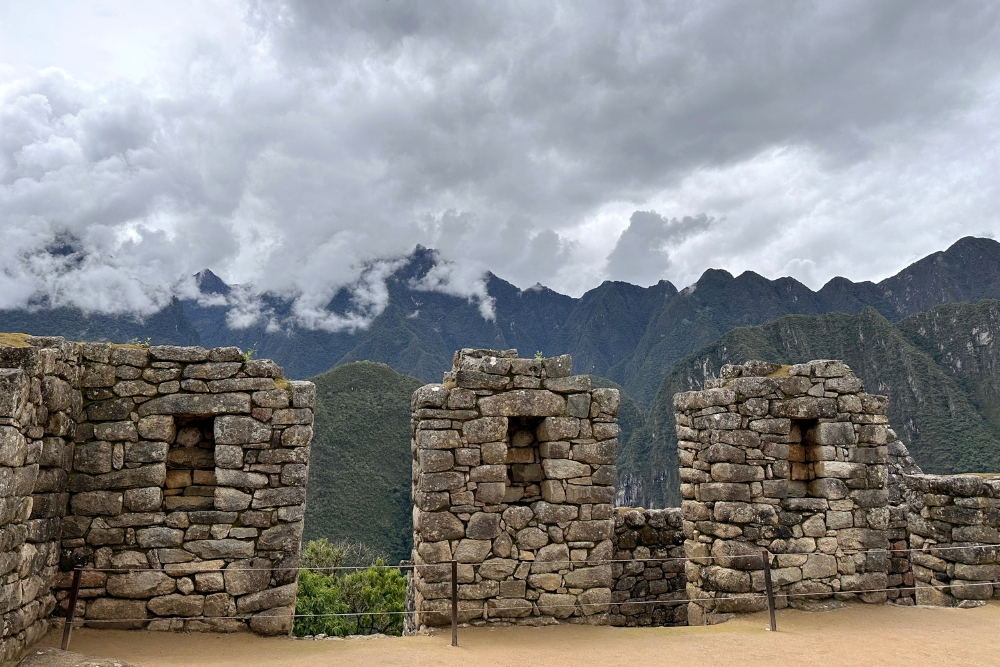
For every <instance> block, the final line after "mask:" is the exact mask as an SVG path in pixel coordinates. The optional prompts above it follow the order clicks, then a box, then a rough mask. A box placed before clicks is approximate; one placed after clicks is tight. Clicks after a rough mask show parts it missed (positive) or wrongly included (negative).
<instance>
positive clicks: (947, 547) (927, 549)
mask: <svg viewBox="0 0 1000 667" xmlns="http://www.w3.org/2000/svg"><path fill="white" fill-rule="evenodd" d="M747 544H750V543H749V542H748V543H747ZM968 549H1000V545H995V544H968V545H954V544H944V545H941V546H938V545H936V544H925V545H924V546H923V547H918V548H907V549H892V548H885V549H883V548H878V549H841V550H838V551H837V552H834V553H832V554H827V555H843V556H855V555H858V554H870V553H887V554H902V553H931V552H932V551H960V550H968ZM820 553H822V552H820ZM774 555H779V556H781V555H793V556H805V555H808V553H800V552H795V553H789V554H774ZM740 558H759V556H757V555H755V554H746V555H743V554H737V555H732V556H712V555H705V556H690V557H688V556H674V557H669V558H605V559H600V560H593V559H582V560H533V561H529V560H522V561H521V562H522V563H544V564H545V565H574V566H575V565H588V566H591V567H593V566H596V565H609V564H614V563H636V562H640V563H668V562H679V561H693V562H698V561H704V560H735V559H740ZM197 562H208V561H197ZM450 562H451V561H444V562H441V563H420V564H409V565H337V566H328V567H241V568H236V569H238V570H239V571H240V572H293V571H309V572H339V571H358V570H369V569H384V570H416V569H417V568H446V567H448V566H449V563H450ZM468 564H469V565H481V563H468ZM171 565H178V566H184V565H187V563H167V564H166V565H165V566H164V567H162V568H152V567H150V568H131V567H112V568H96V567H89V566H84V567H83V570H84V571H85V572H106V573H114V574H122V573H130V572H162V571H164V570H165V569H167V568H169V567H170V566H171ZM216 571H220V570H204V571H203V572H216ZM191 574H199V572H191Z"/></svg>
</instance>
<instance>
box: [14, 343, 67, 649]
mask: <svg viewBox="0 0 1000 667" xmlns="http://www.w3.org/2000/svg"><path fill="white" fill-rule="evenodd" d="M8 343H14V345H10V344H8ZM74 352H75V350H74V349H73V348H72V346H69V345H65V344H62V343H61V341H57V340H51V339H44V338H29V337H26V336H20V337H14V338H10V339H8V338H7V337H4V338H0V613H2V620H3V638H2V640H0V663H2V664H4V665H7V664H13V663H14V662H16V661H17V660H18V659H19V658H20V657H21V656H22V655H23V654H24V652H25V650H26V649H27V648H28V647H30V646H31V645H32V644H34V643H35V642H36V641H38V640H39V639H41V637H42V636H44V634H45V633H46V632H47V631H48V629H49V622H48V619H49V615H50V614H51V613H52V611H53V609H54V608H55V606H56V599H55V596H54V595H53V592H52V585H53V583H54V581H55V579H56V577H57V576H58V572H59V521H60V517H61V516H62V515H63V514H64V513H65V509H66V500H67V494H66V493H65V490H66V489H65V483H66V470H67V469H68V467H69V464H70V458H69V453H70V452H71V450H72V444H71V442H70V440H69V436H71V435H72V433H73V429H74V424H75V422H74V416H75V415H77V414H79V411H80V409H81V406H82V400H81V397H80V394H79V392H78V391H73V389H72V387H73V384H74V383H75V381H76V377H77V369H76V367H75V366H74V365H73V363H74V361H75V357H74Z"/></svg>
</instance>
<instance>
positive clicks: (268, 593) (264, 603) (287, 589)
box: [236, 584, 296, 614]
mask: <svg viewBox="0 0 1000 667" xmlns="http://www.w3.org/2000/svg"><path fill="white" fill-rule="evenodd" d="M295 591H296V585H295V584H287V585H285V586H278V587H276V588H268V589H265V590H263V591H259V592H257V593H249V594H247V595H244V596H242V597H240V598H237V600H236V611H237V612H238V613H240V614H246V613H250V612H255V611H261V610H263V609H273V608H275V607H284V606H287V605H293V604H295Z"/></svg>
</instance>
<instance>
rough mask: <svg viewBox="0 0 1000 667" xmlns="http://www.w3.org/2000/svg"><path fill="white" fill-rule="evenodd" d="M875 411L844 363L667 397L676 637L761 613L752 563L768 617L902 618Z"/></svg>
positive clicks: (752, 375) (901, 575)
mask: <svg viewBox="0 0 1000 667" xmlns="http://www.w3.org/2000/svg"><path fill="white" fill-rule="evenodd" d="M887 405H888V402H887V400H886V398H885V397H884V396H874V395H870V394H867V393H865V392H864V388H863V386H862V383H861V380H860V379H858V378H857V377H856V376H855V375H854V374H853V373H852V372H851V370H850V368H848V367H847V366H846V365H845V364H844V363H843V362H840V361H822V360H821V361H813V362H809V363H807V364H799V365H795V366H779V365H777V364H769V363H765V362H747V363H746V364H744V365H742V366H732V365H731V366H724V367H723V368H722V372H721V378H720V379H718V380H714V381H710V382H709V383H708V384H707V385H706V389H705V390H704V391H695V392H686V393H680V394H677V395H675V396H674V408H675V415H676V421H677V436H678V457H679V462H680V476H681V482H682V485H681V496H682V498H683V501H682V510H683V514H684V535H685V538H686V540H685V549H686V554H687V557H688V559H689V562H688V566H687V592H688V597H689V598H690V599H692V600H694V601H693V602H691V603H690V604H689V607H688V621H689V623H691V624H692V625H700V624H705V623H713V622H718V621H719V620H724V619H725V618H727V617H728V615H729V614H731V613H734V612H745V611H755V610H759V609H762V608H764V606H765V601H764V599H763V597H762V596H761V592H762V591H763V590H764V578H763V561H762V556H761V553H762V549H766V550H767V551H768V552H770V554H772V556H770V558H771V559H772V563H771V566H772V568H773V570H772V577H773V580H774V584H775V589H776V591H777V593H778V599H777V604H778V606H779V607H780V606H787V605H788V604H793V605H796V604H801V603H804V602H808V601H810V600H814V599H823V598H829V597H836V598H837V599H841V600H845V599H858V600H861V601H863V602H870V603H880V602H885V601H886V600H887V599H889V600H893V601H895V602H898V603H910V604H912V583H913V582H912V578H909V577H911V575H910V574H909V563H908V559H907V558H906V551H905V548H906V540H905V537H906V535H905V514H904V508H902V507H900V506H890V503H889V491H888V475H889V472H888V466H889V446H890V444H892V443H894V442H895V441H896V436H895V434H894V433H893V431H892V430H891V429H890V428H889V423H888V419H887V418H886V416H885V414H886V408H887ZM894 449H895V451H896V452H897V456H896V459H897V463H898V460H899V459H900V458H901V457H902V459H903V460H905V459H906V458H907V455H906V454H905V451H903V449H902V448H901V445H894ZM885 589H892V590H890V591H888V593H887V592H886V590H885Z"/></svg>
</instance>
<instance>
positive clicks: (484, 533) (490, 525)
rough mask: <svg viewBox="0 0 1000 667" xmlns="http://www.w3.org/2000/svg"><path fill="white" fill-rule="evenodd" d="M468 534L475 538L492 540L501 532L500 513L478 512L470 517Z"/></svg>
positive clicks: (466, 532)
mask: <svg viewBox="0 0 1000 667" xmlns="http://www.w3.org/2000/svg"><path fill="white" fill-rule="evenodd" d="M465 534H466V536H468V537H470V538H472V539H474V540H491V539H493V538H494V537H496V536H498V535H499V534H500V515H499V514H497V513H495V512H491V513H487V512H476V513H475V514H473V515H472V516H471V517H470V518H469V525H468V527H467V528H466V530H465Z"/></svg>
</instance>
